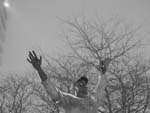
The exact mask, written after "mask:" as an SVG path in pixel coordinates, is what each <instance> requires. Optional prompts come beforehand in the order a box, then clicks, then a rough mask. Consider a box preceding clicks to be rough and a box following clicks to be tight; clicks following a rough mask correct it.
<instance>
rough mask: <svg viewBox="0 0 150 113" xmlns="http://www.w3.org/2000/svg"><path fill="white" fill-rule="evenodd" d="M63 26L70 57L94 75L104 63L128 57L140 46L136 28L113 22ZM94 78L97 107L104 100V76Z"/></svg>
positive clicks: (79, 22) (70, 23) (113, 20)
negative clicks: (91, 69)
mask: <svg viewBox="0 0 150 113" xmlns="http://www.w3.org/2000/svg"><path fill="white" fill-rule="evenodd" d="M65 22H66V23H67V25H69V28H70V29H69V31H70V32H69V33H68V34H67V35H66V37H67V39H68V43H69V45H70V47H71V49H72V51H73V55H70V57H72V58H75V59H78V60H80V61H82V63H83V64H84V65H85V66H91V67H94V68H95V69H96V70H97V71H98V72H102V70H101V69H102V67H101V66H102V64H103V63H104V61H105V60H106V59H109V60H110V61H111V62H115V60H116V59H119V58H122V57H128V56H129V53H130V52H131V50H133V49H135V48H136V47H138V46H140V43H139V42H140V41H139V40H138V36H137V31H138V28H134V27H133V26H127V25H126V24H124V23H123V22H121V21H116V20H115V19H110V20H109V21H107V22H103V23H100V21H93V22H89V21H88V20H85V19H78V18H75V19H74V21H65ZM136 38H137V39H136ZM107 70H108V69H107ZM107 70H105V71H107ZM106 74H107V73H106ZM97 77H98V83H99V85H98V86H97V89H98V90H97V94H98V95H97V97H98V98H97V99H98V101H99V102H98V104H102V103H103V102H102V101H104V100H103V99H104V97H105V96H106V94H105V93H104V92H105V87H106V86H107V76H100V73H99V74H97ZM100 77H101V78H100Z"/></svg>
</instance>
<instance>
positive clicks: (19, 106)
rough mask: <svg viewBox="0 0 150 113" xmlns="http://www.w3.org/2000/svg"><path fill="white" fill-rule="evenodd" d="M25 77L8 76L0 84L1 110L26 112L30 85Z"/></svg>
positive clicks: (29, 100) (29, 103)
mask: <svg viewBox="0 0 150 113" xmlns="http://www.w3.org/2000/svg"><path fill="white" fill-rule="evenodd" d="M31 83H32V82H31V81H29V79H27V78H26V77H14V76H11V77H8V78H6V79H4V81H3V84H1V90H2V91H1V92H2V93H1V95H0V96H1V112H2V113H6V112H9V113H26V112H27V111H28V110H29V109H30V107H31V98H30V96H31V95H32V87H31Z"/></svg>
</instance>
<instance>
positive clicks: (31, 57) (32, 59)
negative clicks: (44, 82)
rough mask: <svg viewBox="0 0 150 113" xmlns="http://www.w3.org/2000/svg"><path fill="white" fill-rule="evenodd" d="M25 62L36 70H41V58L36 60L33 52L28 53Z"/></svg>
mask: <svg viewBox="0 0 150 113" xmlns="http://www.w3.org/2000/svg"><path fill="white" fill-rule="evenodd" d="M27 61H28V62H29V63H31V64H32V66H33V67H34V68H35V69H36V70H39V69H40V68H41V63H42V57H41V56H40V58H38V57H37V55H36V53H35V52H34V51H32V52H31V51H29V55H28V58H27Z"/></svg>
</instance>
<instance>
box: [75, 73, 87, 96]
mask: <svg viewBox="0 0 150 113" xmlns="http://www.w3.org/2000/svg"><path fill="white" fill-rule="evenodd" d="M87 84H88V78H87V77H86V76H82V77H81V78H79V79H78V80H77V81H76V82H75V83H74V89H75V92H76V96H77V97H79V98H85V97H86V96H87V95H88V87H87Z"/></svg>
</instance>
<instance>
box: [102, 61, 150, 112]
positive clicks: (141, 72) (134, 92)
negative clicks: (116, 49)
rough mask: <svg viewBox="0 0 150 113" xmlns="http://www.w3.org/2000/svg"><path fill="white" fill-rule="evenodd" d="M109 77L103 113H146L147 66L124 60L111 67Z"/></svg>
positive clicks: (148, 100) (139, 62) (147, 99)
mask: <svg viewBox="0 0 150 113" xmlns="http://www.w3.org/2000/svg"><path fill="white" fill-rule="evenodd" d="M110 75H111V77H110V78H109V79H110V80H109V85H108V86H107V87H106V89H105V91H106V95H107V96H106V101H105V104H104V107H105V109H107V110H106V111H105V113H146V111H147V108H148V107H149V102H150V95H149V93H150V90H149V88H150V85H149V77H148V76H149V64H146V63H142V62H141V61H137V60H135V59H132V60H131V59H130V60H129V59H128V60H127V59H126V60H125V59H124V60H122V61H118V62H116V63H115V64H114V65H113V68H112V69H111V70H110Z"/></svg>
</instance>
